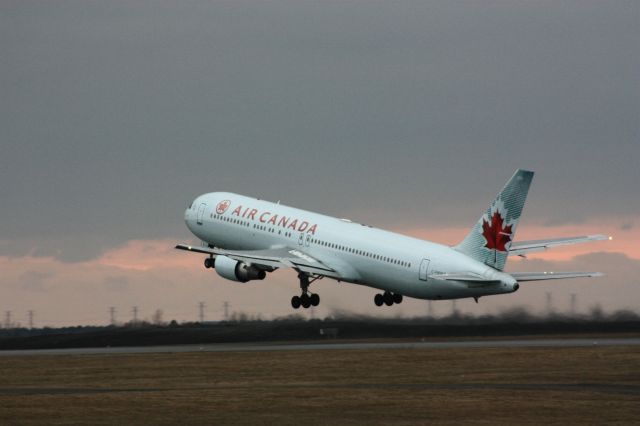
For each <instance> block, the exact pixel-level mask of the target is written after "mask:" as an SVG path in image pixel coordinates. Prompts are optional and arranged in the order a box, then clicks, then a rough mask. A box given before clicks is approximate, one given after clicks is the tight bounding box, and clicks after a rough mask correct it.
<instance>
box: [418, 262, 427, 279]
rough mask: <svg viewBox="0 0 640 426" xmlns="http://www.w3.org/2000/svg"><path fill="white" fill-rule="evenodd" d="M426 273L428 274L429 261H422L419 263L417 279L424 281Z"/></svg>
mask: <svg viewBox="0 0 640 426" xmlns="http://www.w3.org/2000/svg"><path fill="white" fill-rule="evenodd" d="M428 273H429V259H422V262H420V272H418V277H419V278H420V279H421V280H422V281H426V280H427V274H428Z"/></svg>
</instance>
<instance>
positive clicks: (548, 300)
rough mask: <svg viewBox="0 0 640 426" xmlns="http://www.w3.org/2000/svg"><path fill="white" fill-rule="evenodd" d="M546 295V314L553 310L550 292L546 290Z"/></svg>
mask: <svg viewBox="0 0 640 426" xmlns="http://www.w3.org/2000/svg"><path fill="white" fill-rule="evenodd" d="M546 295H547V315H551V311H552V310H553V304H552V301H551V292H550V291H548V292H547V293H546Z"/></svg>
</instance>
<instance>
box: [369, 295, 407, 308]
mask: <svg viewBox="0 0 640 426" xmlns="http://www.w3.org/2000/svg"><path fill="white" fill-rule="evenodd" d="M373 303H375V304H376V306H382V305H383V304H385V305H387V306H391V305H393V304H394V303H395V304H396V305H398V304H400V303H402V295H401V294H397V293H395V294H394V293H391V292H390V291H385V292H384V294H380V293H378V294H376V295H375V297H374V298H373Z"/></svg>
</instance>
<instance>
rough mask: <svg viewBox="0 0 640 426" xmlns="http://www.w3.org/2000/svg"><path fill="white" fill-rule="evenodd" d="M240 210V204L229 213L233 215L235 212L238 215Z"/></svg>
mask: <svg viewBox="0 0 640 426" xmlns="http://www.w3.org/2000/svg"><path fill="white" fill-rule="evenodd" d="M241 211H242V206H238V207H236V209H235V210H234V211H232V212H231V215H232V216H233V215H234V214H235V215H236V216H240V212H241Z"/></svg>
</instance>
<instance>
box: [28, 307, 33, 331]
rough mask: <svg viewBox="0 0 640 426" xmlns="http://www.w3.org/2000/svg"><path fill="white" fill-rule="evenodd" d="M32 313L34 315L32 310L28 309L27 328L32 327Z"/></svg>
mask: <svg viewBox="0 0 640 426" xmlns="http://www.w3.org/2000/svg"><path fill="white" fill-rule="evenodd" d="M33 315H34V311H31V310H30V311H29V314H28V316H29V328H33Z"/></svg>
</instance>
